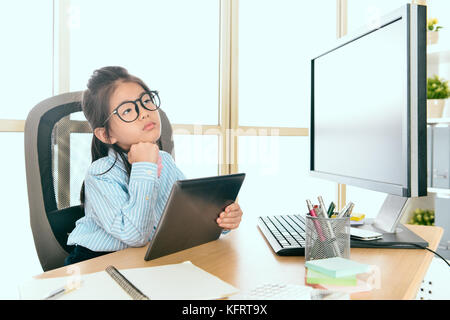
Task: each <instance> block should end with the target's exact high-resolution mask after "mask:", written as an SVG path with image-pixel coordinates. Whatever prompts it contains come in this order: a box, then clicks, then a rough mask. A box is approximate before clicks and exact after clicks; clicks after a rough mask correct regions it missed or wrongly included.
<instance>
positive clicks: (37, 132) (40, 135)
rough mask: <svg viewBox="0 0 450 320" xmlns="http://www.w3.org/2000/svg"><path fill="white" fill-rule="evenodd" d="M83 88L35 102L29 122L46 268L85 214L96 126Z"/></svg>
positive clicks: (38, 234)
mask: <svg viewBox="0 0 450 320" xmlns="http://www.w3.org/2000/svg"><path fill="white" fill-rule="evenodd" d="M81 97H82V91H78V92H70V93H65V94H61V95H57V96H54V97H51V98H49V99H46V100H44V101H42V102H40V103H39V104H37V105H36V106H35V107H34V108H33V109H32V110H31V111H30V113H29V114H28V117H27V119H26V122H25V164H26V177H27V187H28V203H29V207H30V223H31V230H32V232H33V238H34V244H35V246H36V251H37V254H38V257H39V261H40V263H41V266H42V268H43V270H44V271H48V270H52V269H55V268H59V267H61V266H63V264H64V259H65V258H66V257H67V255H68V254H69V252H70V250H71V248H70V247H69V246H67V244H66V243H67V238H68V234H69V233H70V232H71V231H72V230H73V229H74V227H75V222H76V221H77V220H78V219H79V218H81V217H83V216H84V210H83V209H82V208H81V207H80V197H79V195H80V190H81V185H82V182H83V180H84V177H85V174H86V172H87V169H88V167H89V165H90V163H91V150H90V149H91V141H92V131H91V129H90V127H89V124H88V122H87V121H86V118H85V117H84V115H83V112H82V111H81ZM159 114H160V117H161V128H162V129H161V138H160V139H159V140H158V145H159V148H160V149H161V150H164V151H166V152H168V153H170V154H171V155H172V156H173V157H174V158H175V152H174V143H173V131H172V126H171V124H170V122H169V120H168V118H167V115H166V114H165V112H164V111H162V110H161V109H159Z"/></svg>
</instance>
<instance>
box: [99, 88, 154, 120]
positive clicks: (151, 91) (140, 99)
mask: <svg viewBox="0 0 450 320" xmlns="http://www.w3.org/2000/svg"><path fill="white" fill-rule="evenodd" d="M146 94H148V95H150V99H151V100H152V104H153V105H154V106H155V107H156V109H153V110H152V109H149V108H146V107H145V106H144V103H143V102H142V97H143V96H145V95H146ZM155 95H156V97H157V98H158V101H159V104H158V105H156V104H155V103H154V102H155V100H154V99H153V97H154V96H155ZM138 101H139V102H140V103H141V106H142V108H144V109H145V110H148V111H156V110H158V109H159V107H160V106H161V99H160V98H159V92H158V91H156V90H150V91H144V92H143V93H142V94H141V95H140V96H139V98H137V99H136V100H129V101H124V102H122V103H121V104H119V105H118V106H117V107H116V108H114V110H113V111H112V112H111V114H110V115H109V116H108V118H106V120H105V121H104V122H103V126H104V125H105V124H106V122H108V120H109V119H110V118H111V117H112V116H113V115H114V114H115V115H117V116H118V117H119V119H120V120H122V121H123V122H126V123H131V122H134V121H136V120H137V119H138V118H139V114H140V111H139V106H138ZM126 103H132V104H134V107H135V109H136V113H137V116H136V118H135V119H134V120H132V121H126V120H124V119H122V117H121V116H120V114H119V112H118V110H119V108H120V107H121V106H123V105H124V104H126Z"/></svg>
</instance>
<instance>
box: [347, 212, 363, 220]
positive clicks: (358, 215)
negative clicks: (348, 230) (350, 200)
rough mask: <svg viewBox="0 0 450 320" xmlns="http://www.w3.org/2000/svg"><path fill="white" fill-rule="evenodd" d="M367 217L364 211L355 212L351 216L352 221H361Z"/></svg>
mask: <svg viewBox="0 0 450 320" xmlns="http://www.w3.org/2000/svg"><path fill="white" fill-rule="evenodd" d="M365 217H366V215H365V214H364V213H353V214H352V215H351V216H350V220H352V221H361V220H363V219H364V218H365Z"/></svg>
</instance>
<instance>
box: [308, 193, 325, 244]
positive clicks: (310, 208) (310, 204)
mask: <svg viewBox="0 0 450 320" xmlns="http://www.w3.org/2000/svg"><path fill="white" fill-rule="evenodd" d="M306 205H307V206H308V210H309V214H310V215H311V216H312V217H315V218H317V214H316V212H315V211H314V207H313V205H312V203H311V200H306ZM313 222H314V225H315V226H316V230H317V233H318V234H319V238H320V241H325V236H324V235H323V233H322V228H321V227H320V224H319V221H317V220H313Z"/></svg>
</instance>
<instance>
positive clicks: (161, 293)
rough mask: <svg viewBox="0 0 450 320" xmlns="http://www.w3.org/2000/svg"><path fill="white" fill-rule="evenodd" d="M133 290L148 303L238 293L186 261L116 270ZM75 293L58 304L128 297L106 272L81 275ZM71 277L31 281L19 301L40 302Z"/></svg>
mask: <svg viewBox="0 0 450 320" xmlns="http://www.w3.org/2000/svg"><path fill="white" fill-rule="evenodd" d="M119 271H120V273H122V274H123V275H124V276H125V278H127V279H128V280H129V281H130V282H131V283H132V284H133V285H134V286H135V287H137V288H138V289H139V290H141V291H142V292H143V293H144V294H145V295H147V296H148V297H149V298H150V299H154V300H162V299H171V300H177V299H187V300H188V299H192V300H197V299H201V300H203V299H219V298H223V297H227V296H230V295H233V294H235V293H237V292H238V291H239V290H238V289H236V288H235V287H233V286H232V285H230V284H228V283H226V282H224V281H222V280H221V279H219V278H218V277H216V276H214V275H212V274H210V273H208V272H206V271H204V270H202V269H200V268H198V267H197V266H195V265H193V264H192V263H191V262H190V261H186V262H183V263H179V264H171V265H165V266H159V267H148V268H136V269H123V270H120V269H119ZM79 280H81V284H80V286H79V288H78V289H76V290H73V291H71V292H69V293H66V294H63V295H61V296H59V297H58V299H61V300H110V299H113V300H123V299H131V297H130V296H129V295H128V294H127V293H126V292H125V291H124V290H123V289H122V288H121V287H120V286H119V285H118V284H117V283H116V282H115V281H114V280H113V279H112V278H111V277H110V276H109V274H107V273H106V271H101V272H96V273H92V274H87V275H81V277H79V278H78V279H75V282H77V281H79ZM68 282H74V277H62V278H52V279H41V280H32V281H29V282H27V283H24V284H22V285H21V286H19V292H20V298H21V299H26V300H35V299H43V298H44V297H45V296H47V295H48V294H49V293H50V292H52V291H54V290H55V289H58V288H60V287H62V286H64V285H66V284H67V283H68Z"/></svg>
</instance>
